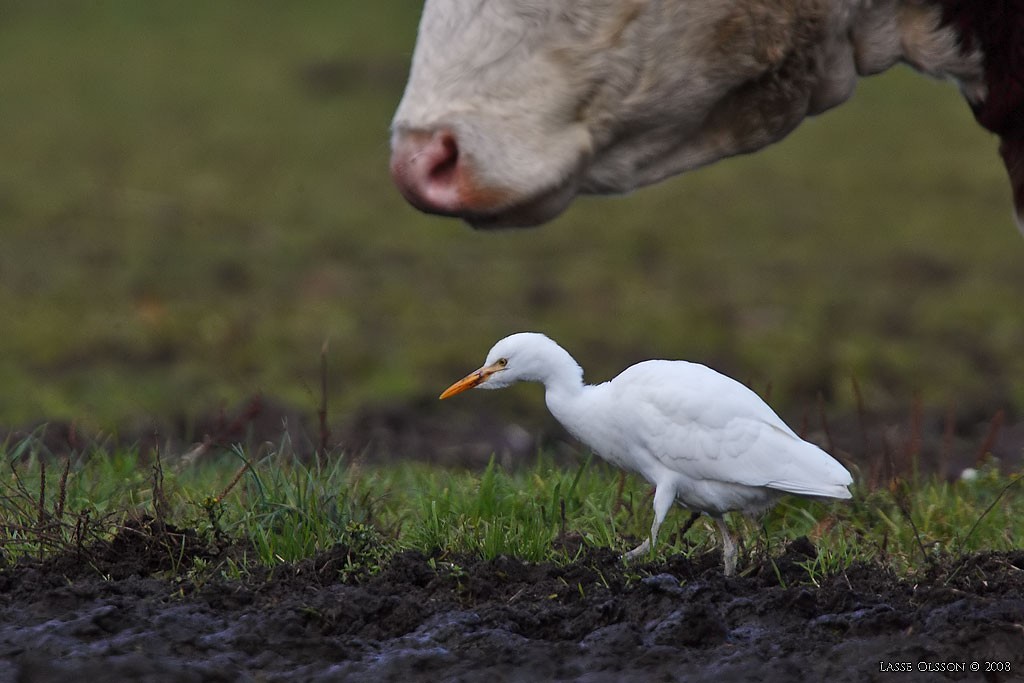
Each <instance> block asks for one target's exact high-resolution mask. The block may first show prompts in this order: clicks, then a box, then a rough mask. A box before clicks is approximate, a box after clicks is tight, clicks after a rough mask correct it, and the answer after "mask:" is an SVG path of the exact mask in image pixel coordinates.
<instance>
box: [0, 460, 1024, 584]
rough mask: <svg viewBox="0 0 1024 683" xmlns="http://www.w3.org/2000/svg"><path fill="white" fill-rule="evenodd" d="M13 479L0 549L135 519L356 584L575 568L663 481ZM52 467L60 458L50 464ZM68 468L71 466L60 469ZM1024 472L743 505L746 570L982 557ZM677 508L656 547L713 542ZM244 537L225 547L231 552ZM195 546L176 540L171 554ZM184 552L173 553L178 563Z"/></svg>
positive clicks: (565, 475) (554, 476) (643, 525)
mask: <svg viewBox="0 0 1024 683" xmlns="http://www.w3.org/2000/svg"><path fill="white" fill-rule="evenodd" d="M3 460H4V470H3V472H2V474H0V518H2V519H3V520H4V522H3V524H2V525H0V558H2V564H3V565H5V566H9V565H10V564H12V563H14V562H16V561H18V559H19V558H24V557H29V558H43V557H47V556H50V555H52V554H54V553H57V552H60V551H65V550H69V549H74V548H79V549H81V548H84V547H88V546H89V545H90V544H91V543H96V542H102V541H104V540H109V539H111V538H113V537H115V536H116V535H117V534H118V533H120V532H121V531H122V530H123V529H125V528H126V525H129V524H130V523H131V522H132V520H135V521H138V520H145V519H149V520H158V521H160V522H161V523H162V524H168V525H172V526H173V528H175V529H193V530H195V533H196V534H197V535H198V537H199V540H200V544H201V545H202V544H207V545H209V546H211V547H220V548H221V549H222V551H221V553H220V555H217V554H213V555H211V556H210V557H203V558H201V561H199V560H197V561H196V562H197V565H196V566H189V567H185V568H184V569H183V568H182V567H181V566H180V564H181V563H179V562H178V561H174V562H171V564H170V566H169V569H168V570H167V573H168V574H169V575H171V576H175V577H177V578H180V575H181V574H182V573H183V571H184V570H188V571H191V572H193V574H197V575H201V576H204V577H207V578H208V577H209V576H210V575H220V576H223V577H225V578H238V577H240V576H245V575H247V574H248V573H249V572H251V571H253V569H254V568H256V567H276V566H287V565H294V564H296V563H299V562H301V561H303V560H306V559H309V558H313V557H316V556H318V555H321V554H323V553H326V552H328V551H331V550H332V549H334V550H336V549H338V548H343V549H344V555H345V562H344V564H343V566H342V567H341V568H340V569H339V570H338V571H340V572H341V573H342V574H343V578H349V577H361V576H366V575H368V574H372V573H374V572H376V571H379V570H380V568H381V567H383V566H385V565H386V563H387V559H388V557H390V555H391V553H393V552H395V551H396V550H400V549H417V550H420V551H422V552H424V553H427V554H430V555H431V556H433V557H436V558H438V559H440V560H441V561H446V558H458V557H465V556H471V557H480V558H495V557H498V556H501V555H510V556H514V557H518V558H520V559H523V560H526V561H532V562H540V561H554V562H568V561H571V560H573V559H574V558H575V557H577V556H578V553H579V552H580V551H581V549H582V548H584V547H588V546H589V547H610V548H612V549H614V550H616V551H619V552H621V551H625V550H628V549H630V548H632V547H633V546H634V545H635V544H636V543H638V542H639V541H640V540H641V539H642V538H644V537H645V536H646V534H647V533H648V529H649V526H650V522H651V515H652V512H651V498H650V495H651V491H650V487H649V486H647V485H646V484H645V483H644V482H642V481H640V480H639V479H638V478H636V477H632V476H630V477H626V478H625V479H624V480H623V479H620V476H619V473H618V471H616V470H613V469H611V468H609V467H607V466H605V465H604V464H602V463H599V462H595V461H594V460H593V459H592V458H586V459H581V461H580V463H579V465H578V466H576V467H574V468H570V469H562V468H558V467H556V466H554V465H553V464H552V463H551V461H550V460H549V459H547V458H546V457H541V458H539V459H538V461H537V463H536V464H535V465H533V466H532V467H530V468H524V469H520V470H517V471H512V472H510V471H505V470H503V469H502V468H500V467H498V466H497V465H495V464H494V463H492V464H491V465H490V466H489V467H487V468H486V470H484V471H483V472H470V471H463V470H445V469H439V468H432V467H428V466H425V465H422V464H417V463H413V462H408V463H404V464H401V465H397V466H390V467H386V468H384V467H381V468H376V467H364V466H361V465H359V464H358V463H348V462H346V461H345V459H344V458H340V457H339V458H333V459H330V460H328V461H326V462H324V463H312V464H310V463H303V462H300V461H298V460H297V459H296V458H294V457H293V456H292V455H290V450H289V448H288V445H287V444H282V445H281V446H280V447H279V448H275V449H272V450H268V451H266V452H264V453H260V454H247V453H245V452H243V451H242V450H240V449H239V450H235V451H233V452H230V453H222V454H220V455H214V456H212V457H209V458H208V459H201V460H199V461H197V462H194V463H191V464H186V463H185V462H184V461H176V462H175V464H173V465H172V464H169V463H161V462H160V461H159V460H157V459H155V458H154V457H153V456H152V455H150V456H147V457H140V456H139V454H137V453H134V452H131V451H117V452H110V451H104V450H97V451H96V452H94V453H91V454H89V455H88V457H76V458H75V459H74V460H66V461H64V465H63V466H60V464H58V463H55V461H53V460H52V458H51V457H50V456H47V455H46V454H45V452H43V451H42V450H41V447H40V445H39V444H38V443H36V442H34V441H32V440H27V441H24V442H21V443H18V444H8V446H7V447H6V448H5V450H4V453H3ZM45 463H49V464H48V465H47V464H45ZM65 468H66V470H65ZM1019 476H1020V475H1017V476H1016V477H1008V476H1005V475H1001V474H1000V473H999V471H998V470H997V469H996V468H994V467H986V468H983V469H982V470H981V472H980V474H979V476H978V477H977V478H975V479H973V480H971V481H957V482H955V483H949V482H947V481H944V480H940V479H938V478H925V479H916V480H911V481H906V480H897V481H893V482H890V483H889V484H888V485H886V486H883V487H881V488H878V489H876V490H867V489H866V488H865V487H864V486H862V485H858V486H856V487H855V491H854V493H855V495H854V499H853V500H852V501H850V502H848V503H834V504H824V503H819V502H812V501H807V500H802V499H796V498H787V499H784V501H783V502H782V503H781V504H779V505H778V506H776V507H775V508H774V509H773V510H772V511H771V512H770V513H768V514H767V515H765V516H764V517H763V518H762V519H760V520H750V519H745V518H743V517H740V516H733V518H732V520H731V525H732V528H733V530H734V532H736V533H738V534H739V537H740V538H741V539H742V544H743V545H742V547H743V550H742V552H741V571H742V568H743V567H744V566H747V567H750V566H754V565H756V564H758V563H760V562H762V561H764V560H765V559H766V558H767V559H769V560H770V559H772V558H774V557H775V556H777V555H778V554H779V553H780V552H781V549H782V548H783V547H784V546H785V544H786V542H787V541H789V540H793V539H795V538H797V537H800V536H807V537H809V538H810V539H811V540H812V542H813V543H814V544H815V545H816V547H817V549H818V555H817V557H815V558H810V559H808V560H807V561H806V562H805V563H804V568H805V570H806V572H807V579H806V580H807V582H808V583H816V582H818V581H820V580H821V579H822V578H823V577H826V576H831V575H834V574H836V573H838V572H841V571H843V570H844V569H845V568H847V567H849V566H850V565H851V564H853V563H855V562H868V563H877V564H879V565H880V566H886V567H890V568H892V569H894V570H895V571H897V572H899V573H901V574H903V575H918V574H921V573H922V572H924V571H927V570H928V569H929V568H931V567H932V566H933V565H938V564H940V563H942V562H944V561H947V560H951V559H956V558H958V557H960V556H962V555H963V554H965V553H973V552H977V551H982V550H996V551H998V550H1010V549H1013V548H1015V547H1017V546H1016V542H1015V539H1016V538H1020V536H1021V534H1022V533H1024V486H1021V485H1019ZM685 518H686V514H685V512H684V511H681V510H679V509H675V510H674V511H673V512H672V513H671V515H670V517H669V519H668V521H667V523H666V524H665V525H664V526H663V527H662V531H661V534H660V537H659V539H658V543H657V545H656V547H655V549H654V550H653V551H652V554H651V556H650V558H648V559H651V560H664V559H665V558H667V557H670V556H673V555H677V554H682V555H684V556H687V557H694V556H695V555H697V554H701V553H706V552H712V551H714V552H716V553H717V552H718V539H717V536H716V532H715V529H714V526H713V524H711V523H710V522H709V521H707V520H702V521H699V522H698V523H697V524H696V525H695V526H694V527H693V528H692V529H691V530H690V532H689V533H688V534H687V535H686V536H685V537H684V538H680V537H679V535H678V533H677V532H676V531H677V529H678V527H679V525H681V524H682V522H683V521H684V520H685ZM228 547H235V548H236V549H237V548H239V547H240V548H242V552H241V554H240V553H239V552H233V553H225V552H223V549H224V548H228ZM179 552H181V553H184V545H182V547H181V548H178V547H177V546H172V547H170V548H169V549H168V553H169V554H171V555H174V554H175V553H179ZM169 559H176V558H173V557H172V558H169Z"/></svg>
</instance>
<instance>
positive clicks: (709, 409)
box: [441, 332, 853, 575]
mask: <svg viewBox="0 0 1024 683" xmlns="http://www.w3.org/2000/svg"><path fill="white" fill-rule="evenodd" d="M515 382H540V383H541V384H543V385H544V390H545V400H546V402H547V404H548V408H549V409H550V410H551V414H552V415H554V416H555V418H556V419H557V420H558V421H559V422H561V423H562V425H563V426H564V427H565V428H566V429H567V430H569V432H570V433H571V434H572V435H573V436H575V437H576V438H577V439H579V440H580V441H582V442H583V443H585V444H586V445H587V446H589V447H590V448H591V449H593V451H594V452H595V453H597V454H598V455H599V456H600V457H602V458H604V459H605V460H607V461H608V462H610V463H612V464H613V465H617V466H618V467H621V468H623V469H626V470H629V471H632V472H636V473H638V474H640V475H641V476H643V477H644V478H645V479H646V480H647V481H649V482H650V483H651V484H653V485H654V486H655V492H654V523H653V524H652V525H651V535H650V537H649V538H647V539H646V540H644V542H643V543H641V544H640V545H639V546H637V547H636V548H634V549H633V550H631V551H629V552H628V553H626V557H627V558H634V557H637V556H639V555H642V554H643V553H645V552H647V551H648V550H649V549H650V548H651V547H652V546H653V544H654V542H655V540H656V539H657V536H658V529H659V528H660V527H661V524H662V522H663V521H664V520H665V516H666V515H667V514H668V511H669V508H671V507H672V502H673V501H675V500H678V501H679V502H680V503H682V504H683V505H684V506H685V507H687V508H689V509H690V510H693V511H694V512H695V513H696V512H697V511H700V512H703V513H705V514H707V515H709V516H710V517H712V518H713V519H714V520H715V523H716V525H717V526H718V530H719V531H720V532H721V534H722V552H723V556H724V561H725V573H726V575H731V574H733V573H734V571H735V569H736V544H735V543H734V542H733V539H732V537H731V536H730V535H729V530H728V528H727V527H726V525H725V521H724V519H723V515H724V513H726V512H729V511H741V512H744V513H749V512H756V511H760V510H764V509H767V508H768V507H770V506H771V505H772V504H774V503H775V502H776V500H778V498H780V497H781V496H783V495H785V494H795V495H799V496H808V497H811V498H849V497H850V492H849V490H848V489H847V487H848V486H849V485H850V484H851V483H853V479H852V478H851V477H850V473H849V472H848V471H847V470H846V468H845V467H843V466H842V465H840V464H839V463H838V462H837V461H836V460H835V459H833V458H832V457H831V456H830V455H828V454H827V453H825V452H824V451H823V450H821V449H820V448H818V447H817V446H814V445H813V444H810V443H808V442H806V441H804V440H803V439H801V438H800V437H798V436H797V435H796V434H795V433H794V432H793V430H791V429H790V428H789V427H787V426H786V424H785V423H784V422H783V421H782V420H781V419H780V418H779V416H778V415H776V414H775V412H774V411H772V409H771V408H769V407H768V404H766V403H765V402H764V401H762V400H761V398H760V397H759V396H757V394H755V393H754V392H752V391H751V390H750V389H748V388H747V387H745V386H743V385H742V384H740V383H739V382H736V381H735V380H732V379H730V378H728V377H726V376H725V375H722V374H720V373H718V372H715V371H714V370H711V369H710V368H707V367H705V366H703V365H699V364H697V363H689V362H686V361H668V360H649V361H645V362H642V363H638V364H636V365H634V366H632V367H629V368H627V369H626V370H624V371H623V372H622V373H621V374H619V376H618V377H615V378H614V379H612V380H610V381H608V382H605V383H603V384H597V385H588V384H584V383H583V369H582V368H581V367H580V366H579V364H577V363H576V361H575V360H574V359H573V357H572V356H570V355H569V353H568V352H567V351H566V350H565V349H563V348H562V347H561V346H559V345H558V344H556V343H555V342H554V341H552V340H551V339H549V338H548V337H546V336H544V335H543V334H537V333H533V332H522V333H519V334H513V335H511V336H509V337H506V338H504V339H502V340H501V341H499V342H498V343H497V344H495V345H494V347H493V348H491V350H490V352H489V353H488V354H487V360H486V361H484V364H483V366H482V367H481V368H480V369H479V370H476V371H474V372H472V373H470V374H469V375H467V376H466V377H464V378H462V379H460V380H459V381H458V382H456V383H455V384H453V385H451V386H450V387H448V388H447V389H446V390H445V391H444V393H442V394H441V398H442V399H446V398H448V397H450V396H454V395H455V394H458V393H461V392H463V391H465V390H467V389H473V388H477V389H501V388H503V387H507V386H509V385H510V384H514V383H515Z"/></svg>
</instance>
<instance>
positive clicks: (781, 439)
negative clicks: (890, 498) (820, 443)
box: [609, 361, 852, 497]
mask: <svg viewBox="0 0 1024 683" xmlns="http://www.w3.org/2000/svg"><path fill="white" fill-rule="evenodd" d="M609 384H610V385H613V386H614V389H615V390H616V391H615V394H616V396H617V399H618V400H617V404H618V405H619V410H618V411H617V412H618V418H617V423H618V425H619V429H621V430H623V431H624V432H628V437H627V438H626V439H624V441H626V442H628V443H631V444H634V445H638V446H639V447H640V448H642V449H643V450H644V451H645V452H646V454H647V455H649V456H650V457H653V458H655V459H656V460H657V461H659V462H660V463H661V464H662V465H663V466H665V467H666V468H668V469H669V470H673V471H677V472H680V473H682V474H684V475H685V476H687V477H689V478H691V479H696V480H709V481H717V482H726V483H734V484H742V485H746V486H764V487H768V488H774V489H778V490H781V491H786V492H789V493H795V494H800V495H807V496H832V497H848V496H849V493H848V492H847V491H846V488H845V487H846V485H848V484H850V483H851V482H852V479H851V478H850V474H849V472H847V470H846V468H844V467H843V466H842V465H840V464H839V463H838V462H837V461H836V460H834V459H833V458H832V457H831V456H829V455H828V454H827V453H825V452H824V451H822V450H821V449H819V448H818V447H817V446H814V445H813V444H810V443H808V442H806V441H804V440H803V439H801V438H800V437H798V436H797V435H796V434H795V433H794V432H793V430H791V429H790V428H789V427H788V426H786V424H785V423H784V422H783V421H782V419H781V418H779V416H778V415H776V414H775V412H774V411H773V410H772V409H771V408H770V407H769V406H768V404H766V403H765V402H764V401H763V400H761V398H760V397H759V396H758V395H757V394H755V393H754V392H753V391H751V390H750V389H748V388H747V387H745V386H743V385H742V384H740V383H739V382H736V381H735V380H732V379H730V378H728V377H726V376H725V375H722V374H719V373H717V372H715V371H714V370H711V369H710V368H707V367H705V366H703V365H699V364H696V363H686V362H683V361H651V362H649V363H640V364H638V365H635V366H633V367H632V368H630V369H629V370H627V371H626V372H623V373H622V374H621V375H619V377H616V378H615V379H614V380H612V382H610V383H609ZM615 385H617V386H615Z"/></svg>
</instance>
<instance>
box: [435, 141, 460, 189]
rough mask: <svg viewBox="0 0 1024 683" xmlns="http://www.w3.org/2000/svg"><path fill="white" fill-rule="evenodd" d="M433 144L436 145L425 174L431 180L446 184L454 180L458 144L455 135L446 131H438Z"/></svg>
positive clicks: (457, 159)
mask: <svg viewBox="0 0 1024 683" xmlns="http://www.w3.org/2000/svg"><path fill="white" fill-rule="evenodd" d="M433 145H436V148H435V150H434V154H433V155H432V156H433V159H432V161H433V163H432V164H431V167H430V170H429V171H428V172H427V174H428V176H429V177H430V180H431V181H433V182H435V183H441V184H445V185H447V184H449V183H450V182H452V181H453V180H454V178H455V169H456V168H457V167H458V165H459V145H458V143H456V141H455V136H454V135H452V134H451V133H447V132H445V133H439V134H438V136H437V138H435V140H434V141H433V143H432V146H433Z"/></svg>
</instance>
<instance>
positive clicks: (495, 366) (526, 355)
mask: <svg viewBox="0 0 1024 683" xmlns="http://www.w3.org/2000/svg"><path fill="white" fill-rule="evenodd" d="M559 356H564V357H568V356H569V354H567V353H566V352H565V351H564V350H563V349H562V347H560V346H559V345H558V344H556V343H555V342H553V341H552V340H551V339H549V338H548V337H546V336H544V335H543V334H539V333H537V332H519V333H517V334H513V335H511V336H508V337H505V338H504V339H502V340H501V341H499V342H498V343H497V344H495V345H494V346H492V347H491V350H490V351H489V352H488V353H487V360H485V361H484V364H483V365H482V366H481V367H480V368H479V369H477V370H474V371H473V372H471V373H469V374H468V375H466V376H465V377H463V378H462V379H460V380H459V381H458V382H456V383H455V384H453V385H451V386H450V387H448V388H447V389H445V390H444V393H442V394H441V398H442V399H446V398H448V397H450V396H454V395H455V394H461V393H462V392H463V391H466V390H467V389H502V388H504V387H507V386H509V385H511V384H515V383H516V382H531V381H533V382H543V381H545V380H546V379H547V378H548V376H550V375H551V373H552V360H553V359H554V358H556V357H559ZM569 362H570V364H571V365H572V366H574V367H576V368H577V369H578V367H579V366H577V365H576V363H575V361H573V360H572V358H569ZM580 375H582V371H580Z"/></svg>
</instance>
